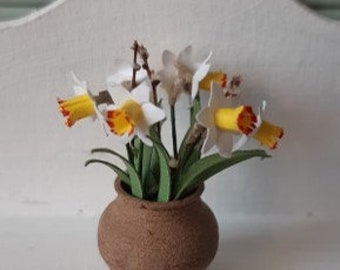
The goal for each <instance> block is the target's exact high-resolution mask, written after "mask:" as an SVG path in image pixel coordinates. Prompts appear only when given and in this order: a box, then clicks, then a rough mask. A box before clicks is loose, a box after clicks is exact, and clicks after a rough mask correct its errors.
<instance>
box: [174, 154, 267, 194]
mask: <svg viewBox="0 0 340 270" xmlns="http://www.w3.org/2000/svg"><path fill="white" fill-rule="evenodd" d="M253 157H261V158H268V157H270V156H269V155H268V154H267V153H266V152H265V151H263V150H247V151H235V152H234V153H233V154H232V156H231V157H230V158H224V157H221V156H220V155H219V154H214V155H210V156H207V157H204V158H202V159H200V160H198V161H196V162H195V163H194V164H192V165H191V166H190V167H189V168H187V169H186V170H185V172H184V173H182V174H179V175H178V178H177V181H176V184H175V188H174V196H175V197H174V198H175V199H179V198H180V197H181V196H182V195H183V194H184V193H185V192H186V191H190V190H191V189H192V188H194V187H196V186H197V185H198V184H200V183H203V182H204V181H205V180H207V179H208V178H210V177H212V176H213V175H215V174H217V173H219V172H221V171H223V170H225V169H227V168H229V167H231V166H233V165H235V164H237V163H240V162H242V161H245V160H247V159H250V158H253Z"/></svg>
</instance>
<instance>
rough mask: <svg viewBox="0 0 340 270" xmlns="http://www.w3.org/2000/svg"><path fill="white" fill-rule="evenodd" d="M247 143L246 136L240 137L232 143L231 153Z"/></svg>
mask: <svg viewBox="0 0 340 270" xmlns="http://www.w3.org/2000/svg"><path fill="white" fill-rule="evenodd" d="M247 141H248V136H247V135H244V134H243V135H241V136H240V137H239V139H238V140H237V141H236V143H234V146H233V151H236V150H239V149H240V148H241V147H242V146H243V145H244V144H245V143H246V142H247Z"/></svg>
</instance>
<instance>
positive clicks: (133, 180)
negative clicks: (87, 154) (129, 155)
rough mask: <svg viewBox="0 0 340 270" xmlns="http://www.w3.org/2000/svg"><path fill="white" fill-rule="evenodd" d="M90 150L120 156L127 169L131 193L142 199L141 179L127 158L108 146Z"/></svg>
mask: <svg viewBox="0 0 340 270" xmlns="http://www.w3.org/2000/svg"><path fill="white" fill-rule="evenodd" d="M91 152H92V153H107V154H112V155H114V156H116V157H118V158H120V159H121V160H122V161H123V162H124V164H125V166H126V171H127V173H128V175H129V178H130V187H131V192H132V195H133V196H135V197H137V198H140V199H143V188H142V184H141V180H140V178H139V176H138V173H137V171H136V169H135V167H134V164H133V163H131V162H130V161H129V160H127V159H126V158H125V157H123V156H122V155H120V154H118V153H117V152H115V151H113V150H111V149H108V148H95V149H93V150H92V151H91Z"/></svg>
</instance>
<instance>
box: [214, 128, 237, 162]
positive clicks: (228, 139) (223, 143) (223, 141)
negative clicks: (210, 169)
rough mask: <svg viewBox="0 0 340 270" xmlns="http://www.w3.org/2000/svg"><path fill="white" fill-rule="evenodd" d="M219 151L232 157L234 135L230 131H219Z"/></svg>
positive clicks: (224, 155) (225, 155)
mask: <svg viewBox="0 0 340 270" xmlns="http://www.w3.org/2000/svg"><path fill="white" fill-rule="evenodd" d="M216 145H217V148H218V152H219V154H220V155H221V156H223V157H230V154H231V152H232V150H233V137H232V135H231V133H230V132H229V131H219V132H218V138H217V143H216Z"/></svg>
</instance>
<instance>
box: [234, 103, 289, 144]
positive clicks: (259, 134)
mask: <svg viewBox="0 0 340 270" xmlns="http://www.w3.org/2000/svg"><path fill="white" fill-rule="evenodd" d="M266 105H267V103H266V101H263V102H262V106H261V108H260V109H259V114H258V115H257V121H256V124H255V126H256V127H255V129H254V130H253V131H252V132H251V133H249V134H248V137H252V138H254V139H255V140H257V141H258V142H259V143H260V144H261V145H263V146H265V147H268V148H269V149H276V148H277V144H278V141H279V140H280V139H281V138H282V137H283V134H284V131H283V128H281V127H279V126H277V125H274V124H272V123H270V122H268V121H266V120H263V119H262V114H263V113H264V111H265V108H266ZM245 140H247V136H246V135H242V136H241V138H240V142H242V141H245Z"/></svg>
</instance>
